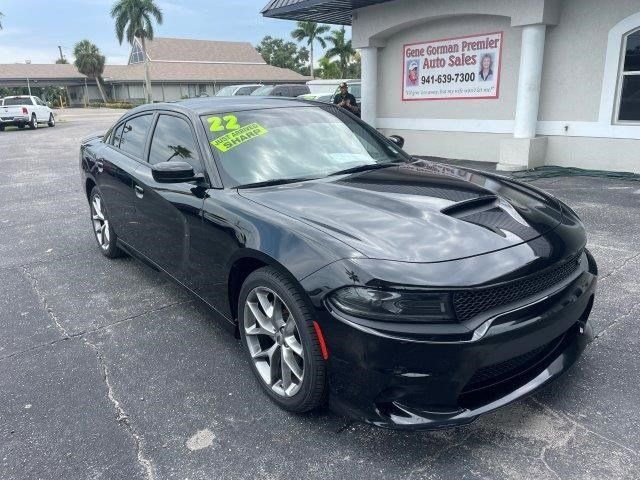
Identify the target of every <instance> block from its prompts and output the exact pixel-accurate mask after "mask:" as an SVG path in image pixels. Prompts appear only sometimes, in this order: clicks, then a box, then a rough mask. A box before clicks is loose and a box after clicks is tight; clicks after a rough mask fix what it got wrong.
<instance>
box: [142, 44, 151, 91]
mask: <svg viewBox="0 0 640 480" xmlns="http://www.w3.org/2000/svg"><path fill="white" fill-rule="evenodd" d="M141 40H142V56H143V57H144V84H145V86H146V89H147V102H149V103H153V90H151V78H150V77H149V59H148V58H147V47H146V43H145V40H144V37H142V38H141Z"/></svg>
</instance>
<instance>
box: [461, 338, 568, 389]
mask: <svg viewBox="0 0 640 480" xmlns="http://www.w3.org/2000/svg"><path fill="white" fill-rule="evenodd" d="M563 337H564V336H561V337H559V338H556V339H554V340H552V341H551V342H549V343H547V344H545V345H542V346H541V347H538V348H536V349H534V350H531V351H530V352H527V353H524V354H522V355H519V356H517V357H514V358H510V359H509V360H505V361H504V362H501V363H496V364H493V365H489V366H486V367H483V368H481V369H479V370H478V371H476V373H475V374H474V375H473V377H471V379H470V380H469V382H467V385H466V386H465V387H464V390H463V391H462V393H467V392H470V391H472V390H476V389H478V388H483V387H487V386H490V385H494V384H496V383H499V382H502V381H506V380H508V379H510V378H513V377H514V376H516V375H519V374H522V373H524V372H526V371H527V370H529V369H530V368H532V367H534V366H535V365H537V364H538V363H540V362H541V361H542V360H544V359H545V358H546V357H547V356H548V355H549V354H550V353H551V352H552V351H554V350H555V349H556V347H557V346H558V345H559V343H560V342H561V341H562V338H563Z"/></svg>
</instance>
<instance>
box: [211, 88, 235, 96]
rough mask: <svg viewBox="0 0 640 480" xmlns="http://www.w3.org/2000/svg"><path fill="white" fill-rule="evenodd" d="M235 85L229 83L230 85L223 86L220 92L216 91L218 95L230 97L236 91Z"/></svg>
mask: <svg viewBox="0 0 640 480" xmlns="http://www.w3.org/2000/svg"><path fill="white" fill-rule="evenodd" d="M236 88H237V87H236V86H235V85H229V86H228V87H224V88H222V89H221V90H220V91H218V93H216V97H230V96H232V95H233V92H235V91H236Z"/></svg>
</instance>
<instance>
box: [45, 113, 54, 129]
mask: <svg viewBox="0 0 640 480" xmlns="http://www.w3.org/2000/svg"><path fill="white" fill-rule="evenodd" d="M47 125H49V126H50V127H55V126H56V118H55V117H54V116H53V113H50V114H49V121H48V122H47Z"/></svg>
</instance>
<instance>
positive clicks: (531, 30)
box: [497, 24, 547, 171]
mask: <svg viewBox="0 0 640 480" xmlns="http://www.w3.org/2000/svg"><path fill="white" fill-rule="evenodd" d="M546 30H547V26H546V25H542V24H532V25H524V26H523V27H522V48H521V51H520V73H519V76H518V95H517V100H516V113H515V122H514V127H513V138H508V139H503V140H502V141H501V142H500V162H499V163H498V165H497V169H498V170H511V171H515V170H525V169H529V168H535V167H538V166H541V165H544V163H545V160H546V155H547V137H536V130H537V126H538V110H539V108H540V84H541V82H542V68H543V59H544V41H545V36H546Z"/></svg>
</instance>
